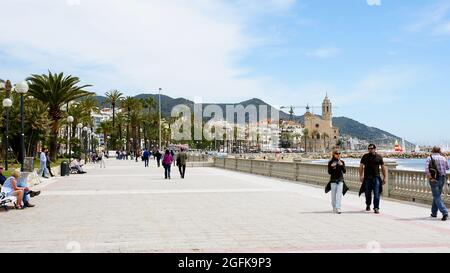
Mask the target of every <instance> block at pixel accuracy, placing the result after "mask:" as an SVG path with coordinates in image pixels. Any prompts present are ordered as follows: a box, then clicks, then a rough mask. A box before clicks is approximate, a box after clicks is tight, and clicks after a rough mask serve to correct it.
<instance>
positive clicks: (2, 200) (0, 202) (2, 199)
mask: <svg viewBox="0 0 450 273" xmlns="http://www.w3.org/2000/svg"><path fill="white" fill-rule="evenodd" d="M16 202H17V198H16V197H15V196H8V197H6V194H5V193H3V192H0V207H2V208H4V209H5V210H6V211H7V210H8V204H11V203H12V204H13V205H14V206H16Z"/></svg>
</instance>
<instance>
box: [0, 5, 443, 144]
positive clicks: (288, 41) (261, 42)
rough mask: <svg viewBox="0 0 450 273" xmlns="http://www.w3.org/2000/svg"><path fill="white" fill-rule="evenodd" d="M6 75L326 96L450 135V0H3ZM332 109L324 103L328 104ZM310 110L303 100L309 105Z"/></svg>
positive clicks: (220, 94) (129, 90)
mask: <svg viewBox="0 0 450 273" xmlns="http://www.w3.org/2000/svg"><path fill="white" fill-rule="evenodd" d="M1 9H2V15H1V16H0V33H1V35H0V78H3V79H11V80H12V81H13V82H18V81H22V80H23V79H25V78H26V77H28V76H29V75H30V74H42V73H46V72H47V71H48V70H51V71H52V72H64V73H66V74H71V75H74V76H78V77H80V79H81V80H82V83H83V84H92V85H93V87H92V88H91V89H90V90H91V91H93V92H96V93H97V94H99V95H104V93H105V92H107V91H109V90H111V89H119V90H121V91H122V92H123V93H125V94H126V95H137V94H141V93H157V92H158V88H162V89H163V93H164V94H166V95H169V96H171V97H185V98H188V99H191V100H194V101H203V102H240V101H243V100H247V99H251V98H254V97H256V98H260V99H263V100H264V101H266V102H267V103H269V104H272V105H275V106H290V105H295V106H304V105H306V104H310V105H313V106H320V105H321V103H322V100H323V98H324V97H325V95H326V94H327V93H328V96H329V97H330V99H331V101H332V102H333V104H334V105H335V106H337V107H338V108H336V109H334V115H335V116H346V117H349V118H352V119H355V120H358V121H360V122H362V123H364V124H366V125H369V126H374V127H378V128H380V129H383V130H386V131H389V132H391V133H393V134H396V135H398V136H400V137H404V138H405V139H407V140H409V141H412V142H414V143H420V144H427V145H432V144H441V143H443V142H449V143H450V126H448V125H447V123H446V121H447V118H448V117H449V116H450V107H449V106H450V105H449V104H450V92H449V91H450V90H449V89H450V88H449V87H450V1H448V0H333V1H330V0H40V1H34V0H1ZM316 111H317V114H320V111H319V109H317V110H316ZM304 112H305V109H303V108H298V109H296V114H298V115H301V114H303V113H304Z"/></svg>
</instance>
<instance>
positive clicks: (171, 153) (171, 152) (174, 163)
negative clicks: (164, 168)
mask: <svg viewBox="0 0 450 273" xmlns="http://www.w3.org/2000/svg"><path fill="white" fill-rule="evenodd" d="M170 155H171V156H172V159H173V166H176V161H175V159H176V156H175V152H174V151H173V150H172V149H171V150H170Z"/></svg>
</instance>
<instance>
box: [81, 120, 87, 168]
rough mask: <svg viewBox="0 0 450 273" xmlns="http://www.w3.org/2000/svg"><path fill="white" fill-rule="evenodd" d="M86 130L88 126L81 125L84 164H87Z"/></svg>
mask: <svg viewBox="0 0 450 273" xmlns="http://www.w3.org/2000/svg"><path fill="white" fill-rule="evenodd" d="M87 131H88V128H87V127H86V126H85V127H83V132H84V134H83V133H82V135H83V136H84V137H83V146H84V164H87Z"/></svg>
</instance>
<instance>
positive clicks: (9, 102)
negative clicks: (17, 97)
mask: <svg viewBox="0 0 450 273" xmlns="http://www.w3.org/2000/svg"><path fill="white" fill-rule="evenodd" d="M12 104H13V102H12V100H11V99H8V98H6V99H4V100H3V107H5V108H10V107H11V106H12Z"/></svg>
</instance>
